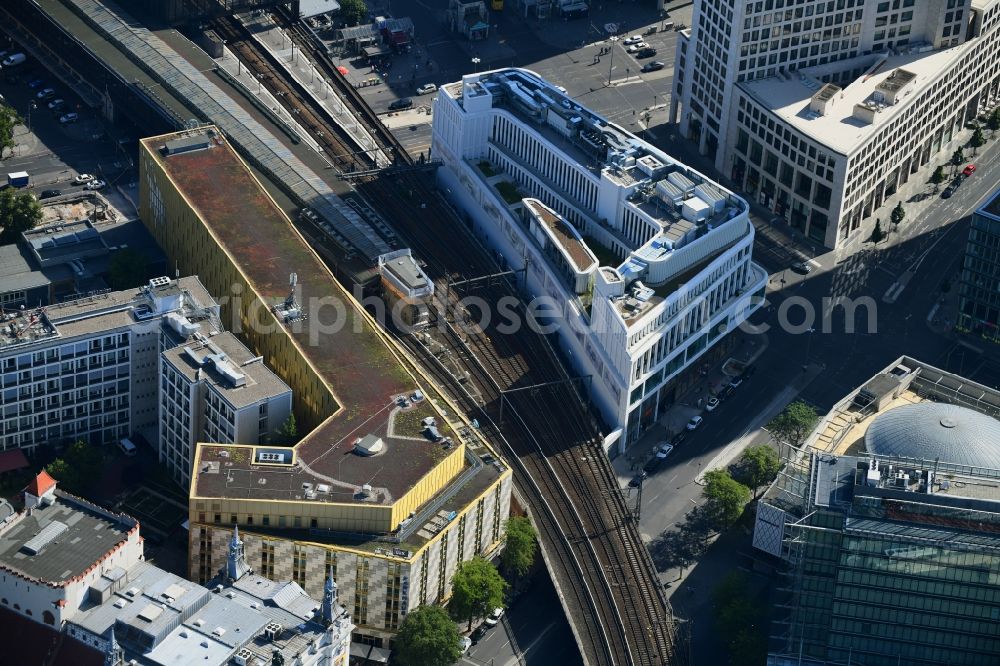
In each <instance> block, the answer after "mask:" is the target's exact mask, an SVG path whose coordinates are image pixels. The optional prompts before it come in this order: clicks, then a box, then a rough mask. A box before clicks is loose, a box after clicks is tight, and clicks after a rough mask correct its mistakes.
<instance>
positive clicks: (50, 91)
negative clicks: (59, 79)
mask: <svg viewBox="0 0 1000 666" xmlns="http://www.w3.org/2000/svg"><path fill="white" fill-rule="evenodd" d="M55 96H56V91H55V89H54V88H44V89H43V90H41V91H39V92H38V94H37V95H35V97H37V98H38V99H50V98H52V97H55Z"/></svg>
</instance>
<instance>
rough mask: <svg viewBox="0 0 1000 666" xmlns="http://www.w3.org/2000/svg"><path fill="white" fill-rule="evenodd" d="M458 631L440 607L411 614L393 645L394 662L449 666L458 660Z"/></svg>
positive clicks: (416, 610)
mask: <svg viewBox="0 0 1000 666" xmlns="http://www.w3.org/2000/svg"><path fill="white" fill-rule="evenodd" d="M458 640H459V636H458V629H456V628H455V623H454V622H453V621H452V619H451V618H450V617H448V613H446V612H445V610H444V609H443V608H441V607H440V606H434V605H424V606H420V607H419V608H417V609H415V610H412V611H410V612H409V613H407V615H406V619H405V620H403V624H401V625H400V627H399V633H398V634H396V640H395V641H394V643H393V650H392V654H393V657H394V661H395V662H396V663H398V664H401V666H451V664H454V663H455V662H456V661H458V658H459V657H460V656H461V654H460V650H459V648H458Z"/></svg>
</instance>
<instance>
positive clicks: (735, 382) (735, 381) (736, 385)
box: [729, 377, 743, 389]
mask: <svg viewBox="0 0 1000 666" xmlns="http://www.w3.org/2000/svg"><path fill="white" fill-rule="evenodd" d="M742 383H743V378H742V377H733V379H732V381H730V382H729V385H730V386H732V387H733V388H734V389H735V388H739V387H740V384H742Z"/></svg>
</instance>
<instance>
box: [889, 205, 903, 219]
mask: <svg viewBox="0 0 1000 666" xmlns="http://www.w3.org/2000/svg"><path fill="white" fill-rule="evenodd" d="M889 219H891V220H892V223H893V224H901V223H902V222H903V220H905V219H906V211H905V210H903V204H902V202H900V203H897V204H896V207H895V208H893V209H892V214H891V215H890V217H889Z"/></svg>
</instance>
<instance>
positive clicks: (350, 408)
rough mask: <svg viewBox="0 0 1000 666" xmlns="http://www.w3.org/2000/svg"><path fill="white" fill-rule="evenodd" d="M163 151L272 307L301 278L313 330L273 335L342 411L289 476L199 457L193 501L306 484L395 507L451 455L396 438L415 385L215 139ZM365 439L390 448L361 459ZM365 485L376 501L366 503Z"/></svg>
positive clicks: (287, 490)
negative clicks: (286, 342)
mask: <svg viewBox="0 0 1000 666" xmlns="http://www.w3.org/2000/svg"><path fill="white" fill-rule="evenodd" d="M163 142H164V138H163V137H155V138H151V139H146V140H144V144H146V147H147V148H148V149H149V151H150V152H151V154H152V155H154V159H156V160H157V161H158V162H159V163H160V164H161V165H162V166H163V168H164V170H165V171H166V173H167V174H168V175H169V177H170V178H171V179H172V180H173V182H174V183H175V185H176V187H177V189H178V190H180V191H181V192H183V194H184V196H185V198H186V199H187V201H188V202H189V203H190V204H191V205H192V206H193V207H194V208H195V210H197V211H198V213H199V216H200V218H201V220H202V221H203V223H204V224H205V225H206V226H207V227H208V229H209V230H210V231H211V233H212V235H213V236H214V237H215V239H216V241H217V242H218V243H219V245H220V246H221V247H222V248H224V249H225V251H226V252H227V253H228V254H229V256H230V257H232V258H233V259H232V260H233V263H234V264H235V265H236V266H238V268H239V270H240V271H241V272H242V274H243V275H244V276H245V278H246V279H247V281H248V283H249V284H250V285H251V286H252V288H253V290H254V292H255V293H256V296H257V297H258V298H259V299H260V300H261V301H262V302H263V303H265V304H266V305H268V306H275V305H280V304H282V303H284V302H285V301H286V298H287V297H288V296H289V276H290V275H291V274H293V273H294V274H295V275H296V276H297V283H296V287H295V294H294V298H295V303H296V304H298V305H299V306H300V307H304V308H305V309H306V310H307V312H306V314H307V319H305V320H304V321H303V320H299V321H293V322H291V323H288V324H287V325H285V326H283V327H282V328H281V329H280V330H277V331H274V332H273V333H271V334H272V335H287V336H290V337H291V339H292V341H293V343H294V345H295V347H296V349H297V350H298V352H299V353H300V355H301V359H302V363H303V364H309V365H310V366H312V367H313V368H314V369H315V370H316V372H317V373H318V374H319V376H320V377H322V378H323V380H324V381H325V382H326V384H327V386H328V387H330V391H331V393H332V394H333V396H334V398H335V399H336V402H337V403H338V405H339V408H338V409H337V411H336V412H335V413H333V414H331V415H330V416H329V418H328V419H327V420H326V421H324V422H323V423H322V424H321V425H320V426H319V427H317V428H316V429H315V430H313V431H312V432H310V433H308V434H307V435H306V436H305V437H304V438H303V439H302V440H301V442H300V443H299V444H298V445H297V446H296V449H295V457H294V461H293V463H292V464H291V465H273V466H272V465H261V464H259V461H257V460H254V459H253V457H252V456H251V455H249V453H248V452H246V451H245V450H240V449H233V451H232V454H231V455H230V456H229V457H228V458H227V459H223V460H222V461H221V470H220V459H219V453H220V451H221V450H223V449H224V448H225V447H218V446H212V445H203V446H200V447H199V454H198V457H197V458H198V459H197V460H196V462H195V468H196V469H195V475H196V476H195V479H194V481H193V483H192V494H193V495H196V496H200V497H227V498H254V499H295V497H296V496H304V493H303V484H311V485H312V487H314V488H316V487H318V486H320V485H324V486H328V487H329V489H330V490H329V492H328V493H317V494H316V496H315V498H314V499H315V500H316V501H331V502H332V501H336V502H345V501H346V502H359V503H369V504H370V503H372V502H376V503H382V504H389V503H391V502H393V501H394V500H395V499H398V498H399V497H400V496H401V495H402V494H404V493H405V492H407V491H408V490H409V489H410V488H411V487H412V485H413V484H414V483H415V482H416V481H417V480H418V479H420V478H422V477H424V476H425V475H426V474H427V473H428V472H429V471H430V470H431V469H433V468H434V467H435V466H436V465H437V464H438V463H439V462H440V461H441V460H442V458H443V457H444V456H445V455H447V454H448V453H449V451H448V450H446V449H445V448H444V447H445V444H444V443H443V442H437V443H433V442H431V441H430V439H429V438H427V437H425V436H424V435H422V434H421V433H420V432H419V431H417V432H410V433H406V435H405V436H404V435H401V434H400V433H399V432H397V431H395V430H392V431H390V429H391V428H392V425H391V424H393V423H394V418H393V417H394V415H396V414H397V412H398V411H399V405H398V400H399V399H400V398H401V397H407V396H413V395H414V394H415V393H417V394H419V393H420V387H419V386H418V384H417V381H416V380H415V379H414V377H413V376H412V375H411V374H410V373H409V371H408V370H407V369H406V368H405V367H404V366H403V365H402V363H401V362H400V360H399V359H398V358H397V357H396V356H395V355H394V353H393V351H391V350H390V348H389V346H388V344H387V341H386V339H385V338H383V336H382V334H381V333H380V332H379V331H377V330H376V329H375V327H374V326H373V324H372V323H371V321H370V320H369V319H368V318H367V316H366V315H364V314H362V311H361V310H360V308H359V307H358V305H357V303H356V301H354V299H353V298H352V297H351V296H350V295H349V294H348V293H347V292H346V291H345V290H344V289H343V288H342V287H341V286H340V284H339V283H338V282H337V281H336V279H335V278H334V277H333V275H332V274H331V273H330V271H329V270H328V269H327V268H326V266H325V265H324V264H323V263H322V262H321V261H320V259H319V258H318V256H317V255H316V254H315V253H314V252H313V251H312V250H311V249H310V248H309V247H308V245H307V244H306V243H305V241H304V240H303V238H302V237H301V236H300V235H299V233H298V232H297V231H296V230H295V229H293V227H292V225H291V223H290V222H289V220H288V218H287V217H286V216H285V215H284V214H283V213H282V211H281V210H280V209H279V208H278V207H277V206H276V205H275V203H274V202H273V201H272V200H271V199H270V198H269V197H268V196H267V194H266V193H265V191H264V190H263V188H262V187H261V186H260V184H259V183H258V182H257V181H256V179H254V177H253V176H252V174H251V173H250V171H249V169H248V168H247V167H246V166H245V165H244V163H243V162H242V161H241V160H240V159H239V158H238V157H237V156H236V154H235V153H234V152H233V150H232V148H231V147H230V146H229V145H228V143H226V142H225V140H223V139H222V138H221V137H219V136H218V135H216V137H215V139H214V140H213V141H212V142H209V147H207V148H204V149H200V150H191V151H188V152H183V153H178V154H170V155H166V154H164V153H163V152H161V151H160V147H161V146H162V145H163ZM205 174H211V175H212V177H211V178H206V177H205ZM233 192H239V193H240V196H236V197H234V196H232V193H233ZM324 303H339V304H341V305H343V306H344V307H343V310H344V311H346V321H342V323H343V324H344V325H341V326H336V325H333V323H334V322H333V321H332V319H331V318H336V317H337V313H336V312H334V311H333V310H334V308H330V307H326V308H325V309H324V308H321V307H319V306H318V305H317V304H324ZM310 308H311V309H310ZM341 316H343V315H341ZM265 360H266V359H265ZM279 374H280V373H279ZM412 409H416V407H413V408H412ZM428 409H431V408H430V407H428ZM395 421H398V419H395ZM442 434H443V433H442ZM366 435H375V436H378V437H381V438H382V439H383V442H384V443H385V447H384V449H383V451H382V453H380V454H377V455H373V456H362V455H359V454H357V453H355V452H354V444H355V441H356V440H358V439H360V438H363V437H365V436H366ZM365 485H368V486H371V487H372V491H371V492H369V493H364V492H363V490H362V486H365Z"/></svg>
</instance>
